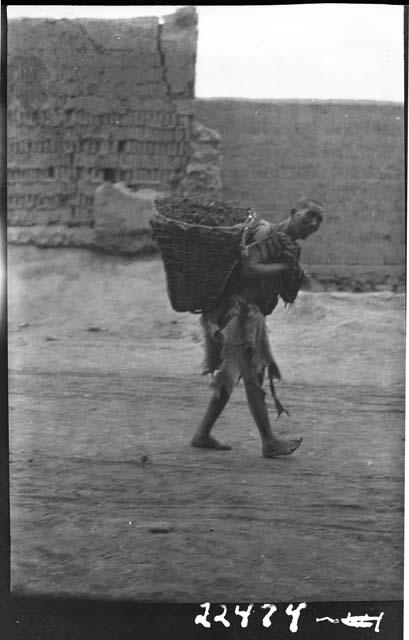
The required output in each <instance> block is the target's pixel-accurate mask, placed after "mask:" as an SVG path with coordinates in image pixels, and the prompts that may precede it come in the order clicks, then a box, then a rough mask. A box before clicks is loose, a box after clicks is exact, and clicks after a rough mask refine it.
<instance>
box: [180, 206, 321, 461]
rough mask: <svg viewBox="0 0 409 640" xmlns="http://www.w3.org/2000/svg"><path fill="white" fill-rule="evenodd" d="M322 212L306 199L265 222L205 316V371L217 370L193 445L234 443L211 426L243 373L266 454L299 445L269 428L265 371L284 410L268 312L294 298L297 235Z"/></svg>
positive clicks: (311, 228)
mask: <svg viewBox="0 0 409 640" xmlns="http://www.w3.org/2000/svg"><path fill="white" fill-rule="evenodd" d="M322 212H323V208H322V205H321V204H320V203H319V202H317V201H316V200H311V199H308V198H301V199H300V200H299V201H298V203H297V205H296V206H295V207H294V208H293V209H292V211H291V215H290V217H289V218H287V219H286V220H284V221H283V222H281V223H280V224H276V225H272V224H270V223H268V222H265V221H264V220H262V221H260V222H259V223H258V224H257V225H256V227H255V228H254V230H253V231H252V238H251V240H250V243H249V244H248V245H247V246H246V249H245V251H244V255H243V258H242V264H241V272H240V277H239V283H238V285H237V284H236V286H235V289H234V292H230V293H228V292H226V293H225V295H223V296H222V300H221V301H220V302H219V304H218V305H217V308H216V309H213V310H212V311H211V312H208V313H205V314H203V315H202V318H201V322H202V326H203V330H204V336H205V362H204V373H211V374H212V383H211V386H212V387H213V395H212V397H211V399H210V402H209V405H208V408H207V411H206V413H205V416H204V418H203V420H202V422H201V424H200V426H199V428H198V430H197V432H196V434H195V435H194V437H193V439H192V441H191V444H192V446H194V447H200V448H206V449H218V450H227V449H231V447H230V446H228V445H225V444H221V443H220V442H218V441H217V440H216V439H215V438H213V437H212V436H211V435H210V432H211V429H212V427H213V425H214V424H215V422H216V420H217V418H218V417H219V416H220V414H221V412H222V411H223V409H224V407H225V406H226V404H227V402H228V400H229V398H230V395H231V393H232V391H233V388H234V387H235V385H236V384H237V383H238V381H239V380H240V379H241V378H242V379H243V382H244V386H245V390H246V396H247V402H248V405H249V409H250V412H251V414H252V416H253V418H254V421H255V423H256V425H257V428H258V431H259V433H260V437H261V445H262V453H263V456H264V457H266V458H274V457H276V456H283V455H289V454H291V453H293V451H295V450H296V449H298V447H299V446H300V444H301V442H302V438H301V439H298V440H282V439H279V438H277V437H276V436H275V435H274V433H273V431H272V429H271V425H270V420H269V417H268V413H267V407H266V403H265V391H264V390H263V380H264V377H265V372H266V371H267V372H268V376H269V380H270V389H271V393H272V395H273V398H274V401H275V404H276V408H277V411H278V415H280V413H282V412H283V411H285V409H284V408H283V407H282V405H281V404H280V402H279V400H278V398H277V396H276V394H275V390H274V383H273V379H274V378H276V379H280V372H279V370H278V367H277V365H276V363H275V361H274V358H273V355H272V353H271V348H270V344H269V340H268V335H267V327H266V321H265V317H266V316H267V315H269V314H271V313H272V312H273V310H274V309H275V307H276V305H277V303H278V299H279V296H280V297H281V298H282V299H283V300H284V302H286V303H291V302H293V301H294V300H295V297H296V295H297V292H298V289H299V287H300V286H301V284H302V280H303V272H302V270H301V268H300V267H299V265H298V258H299V255H300V251H301V249H300V246H299V245H298V244H297V242H296V241H297V240H299V239H302V240H305V239H306V238H308V236H310V235H311V234H312V233H314V232H315V231H317V230H318V228H319V227H320V224H321V222H322Z"/></svg>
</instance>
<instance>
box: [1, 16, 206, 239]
mask: <svg viewBox="0 0 409 640" xmlns="http://www.w3.org/2000/svg"><path fill="white" fill-rule="evenodd" d="M196 40H197V15H196V12H195V9H194V8H193V7H187V8H185V9H181V10H179V11H177V12H176V13H174V14H172V15H170V16H166V17H165V18H164V20H163V21H159V20H158V19H157V18H138V19H132V20H109V21H102V20H101V21H99V20H43V19H36V20H33V19H24V20H14V21H10V22H9V24H8V115H7V117H8V223H9V225H12V226H26V227H27V226H30V225H53V224H54V225H55V224H59V225H68V226H77V225H87V226H89V225H92V224H93V206H94V193H95V189H96V187H97V186H98V185H100V184H101V183H103V182H104V181H105V182H116V181H123V182H125V183H126V184H127V185H128V186H130V187H132V188H135V189H137V188H146V187H150V188H157V189H158V190H170V191H172V192H173V191H174V192H178V190H179V188H180V184H181V181H182V179H183V176H184V173H185V168H186V166H187V163H188V160H189V145H190V138H191V131H192V126H193V100H192V99H193V95H194V77H195V57H196Z"/></svg>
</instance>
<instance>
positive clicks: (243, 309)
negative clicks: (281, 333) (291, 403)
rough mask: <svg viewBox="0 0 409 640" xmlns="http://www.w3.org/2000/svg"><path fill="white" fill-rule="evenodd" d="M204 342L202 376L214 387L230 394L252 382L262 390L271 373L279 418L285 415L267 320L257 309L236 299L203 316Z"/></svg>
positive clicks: (271, 382)
mask: <svg viewBox="0 0 409 640" xmlns="http://www.w3.org/2000/svg"><path fill="white" fill-rule="evenodd" d="M201 323H202V327H203V332H204V340H205V358H204V363H203V373H204V374H206V373H210V374H211V376H212V382H211V386H212V387H213V388H214V389H215V390H216V392H218V393H220V392H221V390H222V389H223V388H225V390H226V391H227V393H228V394H231V393H232V391H233V389H234V387H235V386H236V385H237V384H238V382H239V380H240V379H243V380H244V382H247V381H253V382H254V383H255V384H257V385H258V386H259V387H260V389H262V386H263V382H264V378H265V372H266V371H267V372H268V377H269V382H270V390H271V394H272V396H273V398H274V401H275V404H276V408H277V412H278V415H280V414H281V413H282V412H283V411H286V410H285V409H284V408H283V406H282V405H281V403H280V401H279V400H278V398H277V396H276V393H275V388H274V378H275V379H281V375H280V371H279V369H278V366H277V364H276V362H275V360H274V358H273V354H272V352H271V347H270V342H269V339H268V332H267V326H266V320H265V316H264V315H263V313H262V312H261V311H260V309H259V308H258V306H257V305H255V304H252V303H249V302H247V301H246V300H245V299H244V298H243V297H241V296H240V295H233V296H232V297H231V298H230V299H229V300H228V302H227V303H225V305H224V308H220V307H219V308H218V309H215V310H214V311H212V312H210V313H207V314H203V315H202V317H201Z"/></svg>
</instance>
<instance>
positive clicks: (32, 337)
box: [9, 247, 404, 602]
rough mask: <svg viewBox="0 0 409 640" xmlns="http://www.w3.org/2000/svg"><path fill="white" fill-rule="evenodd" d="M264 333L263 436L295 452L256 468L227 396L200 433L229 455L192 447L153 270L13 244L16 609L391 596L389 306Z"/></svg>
mask: <svg viewBox="0 0 409 640" xmlns="http://www.w3.org/2000/svg"><path fill="white" fill-rule="evenodd" d="M269 328H270V334H271V342H272V346H273V351H274V353H275V355H276V357H277V361H278V363H279V365H280V367H281V370H282V374H283V377H284V380H283V382H282V383H281V384H280V386H279V395H280V398H281V400H282V402H283V404H284V405H285V406H287V407H288V408H289V410H290V413H291V415H290V417H286V416H284V417H281V418H280V420H278V421H274V426H275V429H276V431H277V432H278V433H279V434H280V435H283V436H286V435H288V436H290V437H291V436H298V435H302V436H303V437H304V442H303V445H302V447H301V448H300V449H299V451H298V452H297V453H296V454H295V455H294V456H292V457H290V458H288V459H276V460H265V459H263V458H262V457H261V456H260V446H259V440H258V435H257V432H256V428H255V426H254V425H253V423H252V420H251V418H250V415H249V412H248V409H247V406H246V403H245V400H244V391H243V388H242V387H241V386H239V387H238V388H237V390H236V391H235V394H234V396H233V398H232V401H231V406H229V408H228V410H227V412H226V414H225V415H224V416H223V417H222V419H221V421H220V424H219V425H218V426H217V427H216V435H218V436H219V437H220V439H224V440H225V441H228V442H230V443H231V444H232V445H233V450H232V451H230V452H210V451H200V450H196V449H192V448H191V447H189V445H188V442H189V439H190V437H191V434H192V432H193V429H194V428H195V426H196V425H197V423H198V421H199V420H200V418H201V415H202V413H203V411H204V408H205V406H206V403H207V399H208V396H209V389H208V386H207V381H206V379H205V378H203V377H201V375H200V364H201V359H202V349H201V344H200V330H199V324H198V319H197V318H196V317H195V316H192V315H189V314H176V313H174V312H173V311H172V310H171V309H170V306H169V304H168V300H167V297H166V292H165V282H164V274H163V269H162V265H161V262H160V261H159V260H158V259H157V258H156V259H152V260H143V261H137V262H136V261H127V260H124V259H119V258H108V257H102V256H97V255H94V254H92V253H89V252H87V251H78V250H77V251H68V250H40V249H36V248H28V247H27V248H24V247H10V254H9V345H10V346H9V366H10V382H9V384H10V456H11V464H10V481H11V520H12V523H11V524H12V531H11V535H12V588H13V590H14V591H15V592H24V593H26V594H32V593H36V594H40V593H53V594H65V595H67V594H68V595H90V596H99V597H120V598H126V599H129V598H130V599H137V600H153V601H174V602H190V601H194V602H204V601H205V600H212V601H218V602H225V601H230V602H231V601H236V602H240V601H241V602H254V601H265V602H274V601H286V600H288V601H290V600H295V599H297V600H301V599H306V600H309V601H313V600H354V599H360V600H382V599H400V598H401V597H402V591H401V581H402V573H403V568H402V561H403V556H402V547H403V531H402V529H403V463H404V414H403V410H404V401H403V370H404V361H403V348H404V297H403V295H399V294H392V293H388V292H385V293H368V294H349V293H315V294H314V293H302V294H301V295H300V296H299V299H298V300H297V302H296V304H295V305H294V306H293V307H292V308H290V309H284V308H283V307H280V308H279V309H278V310H277V311H276V313H275V314H274V316H273V318H270V320H269ZM270 409H271V411H272V412H273V406H272V403H270ZM272 415H273V413H272Z"/></svg>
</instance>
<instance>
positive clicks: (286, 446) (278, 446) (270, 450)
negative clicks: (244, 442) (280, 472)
mask: <svg viewBox="0 0 409 640" xmlns="http://www.w3.org/2000/svg"><path fill="white" fill-rule="evenodd" d="M301 442H302V438H299V439H298V440H287V441H286V440H275V442H271V443H268V444H264V445H263V456H264V457H265V458H276V457H277V456H289V455H290V454H291V453H293V452H294V451H295V450H296V449H298V447H299V446H300V444H301Z"/></svg>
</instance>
